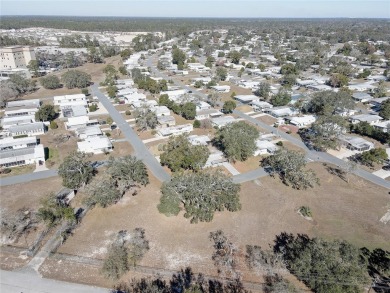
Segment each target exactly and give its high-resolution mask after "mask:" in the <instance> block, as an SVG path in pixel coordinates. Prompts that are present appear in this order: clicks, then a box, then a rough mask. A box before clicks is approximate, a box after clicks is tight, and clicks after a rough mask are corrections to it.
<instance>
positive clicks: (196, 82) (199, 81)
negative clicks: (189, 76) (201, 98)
mask: <svg viewBox="0 0 390 293" xmlns="http://www.w3.org/2000/svg"><path fill="white" fill-rule="evenodd" d="M203 86H204V83H203V81H201V80H197V81H195V83H194V87H195V88H197V89H199V88H201V87H203Z"/></svg>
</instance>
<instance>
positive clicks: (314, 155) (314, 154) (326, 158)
mask: <svg viewBox="0 0 390 293" xmlns="http://www.w3.org/2000/svg"><path fill="white" fill-rule="evenodd" d="M234 114H236V115H237V116H239V117H241V118H243V119H245V120H247V121H248V122H251V123H253V124H256V125H258V126H260V127H262V128H264V129H265V130H267V131H269V132H273V133H276V132H277V133H278V135H279V136H281V137H282V138H284V139H285V140H288V141H289V142H291V143H292V144H294V145H296V146H298V147H300V148H302V149H304V150H305V151H306V152H307V158H308V159H310V160H313V161H320V162H326V163H330V164H333V165H336V166H343V165H345V161H343V160H341V159H339V158H336V157H334V156H332V155H330V154H328V153H325V152H318V151H314V150H309V148H308V147H307V146H306V145H305V144H304V143H303V142H302V141H301V140H299V139H297V138H296V137H293V136H292V135H289V134H287V133H285V132H283V131H278V130H277V129H276V128H275V127H272V126H270V125H268V124H266V123H264V122H261V121H259V120H257V119H255V118H253V117H250V116H248V115H246V114H244V113H242V112H240V111H237V110H234ZM354 174H355V175H357V176H360V177H362V178H364V179H366V180H368V181H371V182H372V183H374V184H377V185H379V186H382V187H384V188H388V189H390V182H389V181H387V180H385V179H382V178H380V177H378V176H376V175H373V174H371V173H370V172H367V171H365V170H363V169H361V168H358V169H357V170H356V171H355V172H354ZM243 175H245V174H243Z"/></svg>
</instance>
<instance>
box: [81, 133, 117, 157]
mask: <svg viewBox="0 0 390 293" xmlns="http://www.w3.org/2000/svg"><path fill="white" fill-rule="evenodd" d="M77 148H78V150H79V151H80V152H85V153H93V154H102V153H106V152H110V151H112V149H113V146H112V143H111V141H110V140H109V139H108V137H107V136H93V137H88V138H86V139H85V140H84V141H80V142H77Z"/></svg>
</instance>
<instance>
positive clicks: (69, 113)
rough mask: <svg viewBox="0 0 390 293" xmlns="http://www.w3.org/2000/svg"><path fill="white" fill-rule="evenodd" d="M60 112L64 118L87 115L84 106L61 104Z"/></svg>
mask: <svg viewBox="0 0 390 293" xmlns="http://www.w3.org/2000/svg"><path fill="white" fill-rule="evenodd" d="M61 114H62V116H63V117H65V118H70V117H80V116H86V115H87V109H86V108H85V107H84V106H80V105H78V106H63V107H61Z"/></svg>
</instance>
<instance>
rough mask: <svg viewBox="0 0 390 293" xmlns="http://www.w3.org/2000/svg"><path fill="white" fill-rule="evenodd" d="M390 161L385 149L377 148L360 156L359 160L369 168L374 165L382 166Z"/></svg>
mask: <svg viewBox="0 0 390 293" xmlns="http://www.w3.org/2000/svg"><path fill="white" fill-rule="evenodd" d="M387 159H388V156H387V153H386V150H385V149H382V148H375V149H371V150H369V151H366V152H363V153H361V154H359V155H358V160H359V161H360V162H361V163H362V164H364V165H367V166H373V164H374V163H378V164H382V163H383V162H384V161H385V160H387Z"/></svg>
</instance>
